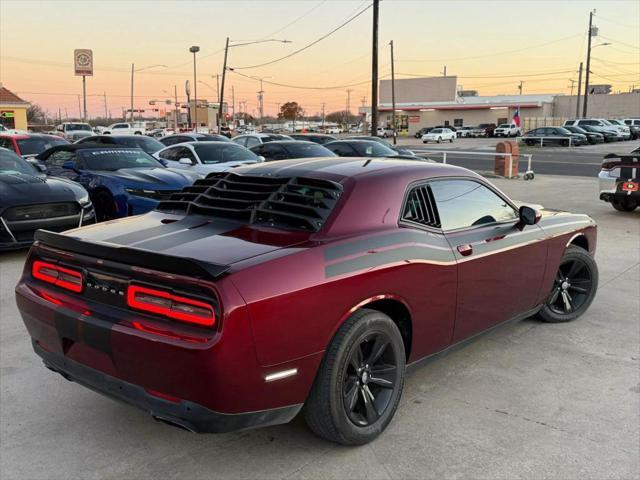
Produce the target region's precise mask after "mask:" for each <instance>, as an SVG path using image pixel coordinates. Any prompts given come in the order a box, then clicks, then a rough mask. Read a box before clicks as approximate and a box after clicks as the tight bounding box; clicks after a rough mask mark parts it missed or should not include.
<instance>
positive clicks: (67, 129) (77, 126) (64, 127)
mask: <svg viewBox="0 0 640 480" xmlns="http://www.w3.org/2000/svg"><path fill="white" fill-rule="evenodd" d="M54 134H55V135H58V136H59V137H62V138H64V139H65V140H68V141H70V142H75V141H76V140H80V139H81V138H84V137H90V136H91V135H93V129H92V128H91V125H89V124H88V123H80V122H65V123H62V124H60V125H58V126H56V128H55V130H54Z"/></svg>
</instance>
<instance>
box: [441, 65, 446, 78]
mask: <svg viewBox="0 0 640 480" xmlns="http://www.w3.org/2000/svg"><path fill="white" fill-rule="evenodd" d="M442 76H443V77H446V76H447V66H446V65H445V66H444V68H443V69H442Z"/></svg>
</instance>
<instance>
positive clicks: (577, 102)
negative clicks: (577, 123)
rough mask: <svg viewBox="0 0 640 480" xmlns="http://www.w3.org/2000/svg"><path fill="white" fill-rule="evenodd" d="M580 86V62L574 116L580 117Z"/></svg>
mask: <svg viewBox="0 0 640 480" xmlns="http://www.w3.org/2000/svg"><path fill="white" fill-rule="evenodd" d="M581 88H582V62H580V70H579V71H578V98H577V99H576V100H577V101H576V118H580V89H581Z"/></svg>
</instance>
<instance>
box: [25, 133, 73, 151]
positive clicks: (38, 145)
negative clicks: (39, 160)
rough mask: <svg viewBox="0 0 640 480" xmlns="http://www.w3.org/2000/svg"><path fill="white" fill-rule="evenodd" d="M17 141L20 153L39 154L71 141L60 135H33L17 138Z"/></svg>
mask: <svg viewBox="0 0 640 480" xmlns="http://www.w3.org/2000/svg"><path fill="white" fill-rule="evenodd" d="M17 143H18V148H19V149H20V155H39V154H40V153H42V152H44V151H45V150H46V149H47V148H51V147H55V146H56V145H66V144H67V143H69V142H67V141H66V140H63V139H62V138H60V137H31V138H24V139H22V140H17Z"/></svg>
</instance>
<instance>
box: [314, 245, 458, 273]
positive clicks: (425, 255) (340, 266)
mask: <svg viewBox="0 0 640 480" xmlns="http://www.w3.org/2000/svg"><path fill="white" fill-rule="evenodd" d="M403 260H426V261H432V262H454V261H455V259H454V257H453V252H451V251H444V250H433V249H431V248H429V247H426V246H425V247H421V246H412V247H400V248H395V249H393V250H387V251H384V252H379V253H371V254H368V255H363V256H361V257H357V258H353V259H351V260H347V261H345V262H340V263H334V264H333V265H327V266H326V267H325V277H327V278H329V277H335V276H336V275H342V274H345V273H351V272H355V271H357V270H363V269H368V268H374V267H379V266H382V265H386V264H388V263H394V262H401V261H403Z"/></svg>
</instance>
